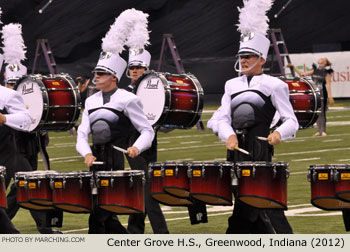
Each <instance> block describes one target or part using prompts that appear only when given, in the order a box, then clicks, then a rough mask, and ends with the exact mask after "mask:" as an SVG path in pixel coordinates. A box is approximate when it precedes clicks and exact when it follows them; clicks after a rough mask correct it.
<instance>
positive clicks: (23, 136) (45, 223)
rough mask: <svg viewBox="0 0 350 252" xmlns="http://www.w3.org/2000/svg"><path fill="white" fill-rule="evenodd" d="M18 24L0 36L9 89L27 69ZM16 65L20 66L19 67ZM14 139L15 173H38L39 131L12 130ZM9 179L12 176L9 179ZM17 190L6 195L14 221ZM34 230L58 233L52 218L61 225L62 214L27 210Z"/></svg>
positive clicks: (7, 28)
mask: <svg viewBox="0 0 350 252" xmlns="http://www.w3.org/2000/svg"><path fill="white" fill-rule="evenodd" d="M21 30H22V29H21V25H20V24H8V25H5V26H4V27H3V31H2V37H3V41H4V42H3V43H4V47H3V50H4V56H5V62H6V63H8V65H7V66H6V68H5V72H4V77H5V86H6V87H8V88H10V89H16V85H17V84H18V81H19V80H20V78H22V77H23V76H24V75H26V74H27V68H26V67H25V66H23V65H22V64H21V61H22V60H24V59H25V45H24V42H23V38H22V31H21ZM18 63H19V64H18ZM14 134H15V139H16V162H17V165H16V167H15V168H14V172H19V171H33V170H37V165H38V152H39V137H40V136H39V135H37V134H39V132H31V133H29V132H23V131H15V132H14ZM9 178H11V177H9ZM16 193H17V188H16V186H15V185H14V184H12V185H11V189H10V192H9V193H8V195H7V203H8V208H7V214H8V216H9V218H10V219H13V218H14V217H15V215H16V213H17V211H18V210H19V205H18V204H17V200H16ZM30 214H31V215H32V217H33V219H34V220H35V223H36V225H37V228H38V230H39V232H40V233H42V234H53V233H59V231H54V230H52V228H51V219H52V218H56V217H57V219H59V220H60V223H62V217H63V214H62V211H36V210H30Z"/></svg>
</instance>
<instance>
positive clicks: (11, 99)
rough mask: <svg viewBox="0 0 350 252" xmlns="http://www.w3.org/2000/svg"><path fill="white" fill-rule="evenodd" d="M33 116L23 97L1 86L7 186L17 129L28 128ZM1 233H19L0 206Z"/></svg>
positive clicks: (1, 156) (1, 158)
mask: <svg viewBox="0 0 350 252" xmlns="http://www.w3.org/2000/svg"><path fill="white" fill-rule="evenodd" d="M30 123H31V118H30V116H29V114H28V112H27V110H26V109H25V107H24V103H23V99H22V97H21V96H20V95H19V94H18V93H17V92H16V91H13V90H11V89H8V88H6V87H3V86H0V142H1V145H0V165H2V166H5V167H6V187H7V186H8V184H9V183H10V180H11V178H12V177H13V176H14V171H15V168H16V144H15V135H14V131H13V130H12V129H15V130H28V129H29V127H30ZM0 223H1V225H0V233H2V234H15V233H19V232H18V230H16V229H15V227H14V226H13V224H12V223H11V221H10V219H9V217H8V216H7V214H6V212H5V210H4V209H1V208H0Z"/></svg>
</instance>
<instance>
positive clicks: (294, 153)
mask: <svg viewBox="0 0 350 252" xmlns="http://www.w3.org/2000/svg"><path fill="white" fill-rule="evenodd" d="M344 150H350V147H346V148H335V149H323V150H313V151H299V152H288V153H280V154H275V156H290V155H300V154H311V153H323V152H329V151H344Z"/></svg>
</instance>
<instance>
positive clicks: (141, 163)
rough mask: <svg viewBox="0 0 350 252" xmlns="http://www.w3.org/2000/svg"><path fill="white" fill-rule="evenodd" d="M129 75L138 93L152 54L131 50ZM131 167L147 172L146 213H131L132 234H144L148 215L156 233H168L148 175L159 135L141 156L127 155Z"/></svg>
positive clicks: (129, 224)
mask: <svg viewBox="0 0 350 252" xmlns="http://www.w3.org/2000/svg"><path fill="white" fill-rule="evenodd" d="M128 61H129V62H128V69H127V71H128V74H127V75H128V76H129V77H130V79H131V83H130V84H129V86H128V87H127V88H126V90H128V91H130V92H132V93H134V94H135V93H136V91H137V88H138V84H139V82H138V80H139V78H140V77H141V76H142V75H143V74H144V73H145V72H146V71H148V69H149V64H150V62H151V54H150V53H149V52H148V51H147V50H143V52H142V53H140V54H137V55H136V54H135V53H133V52H132V50H130V52H129V60H128ZM138 136H139V133H138V132H137V131H136V130H135V131H134V132H133V134H132V136H131V138H130V143H133V142H135V140H136V139H137V137H138ZM126 158H127V159H128V162H129V164H130V167H131V169H135V170H140V169H142V170H144V171H145V174H146V184H145V214H131V215H130V217H129V223H128V231H129V232H130V233H132V234H143V233H144V232H145V218H146V215H148V218H149V220H150V223H151V226H152V229H153V232H154V233H155V234H168V233H169V230H168V227H167V224H166V222H165V218H164V215H163V213H162V210H161V208H160V206H159V204H158V202H157V201H155V200H154V199H153V198H152V196H151V194H150V183H149V177H148V172H147V169H148V164H149V163H150V162H157V135H155V137H154V139H153V141H152V146H151V148H150V149H148V150H146V151H145V152H143V153H142V154H141V155H140V156H139V157H137V158H134V159H131V158H129V157H128V156H126Z"/></svg>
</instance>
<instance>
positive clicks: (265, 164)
mask: <svg viewBox="0 0 350 252" xmlns="http://www.w3.org/2000/svg"><path fill="white" fill-rule="evenodd" d="M235 166H240V167H241V166H249V167H259V166H260V167H274V166H283V167H288V166H289V163H288V162H284V161H280V162H270V161H268V162H265V161H241V162H236V163H235Z"/></svg>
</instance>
